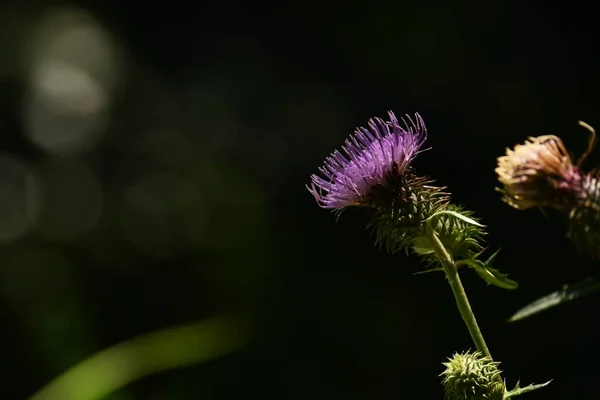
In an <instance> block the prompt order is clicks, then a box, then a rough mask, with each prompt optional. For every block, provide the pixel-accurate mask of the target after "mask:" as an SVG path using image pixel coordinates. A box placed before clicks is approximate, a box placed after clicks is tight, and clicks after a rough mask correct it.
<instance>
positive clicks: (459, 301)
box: [427, 226, 492, 358]
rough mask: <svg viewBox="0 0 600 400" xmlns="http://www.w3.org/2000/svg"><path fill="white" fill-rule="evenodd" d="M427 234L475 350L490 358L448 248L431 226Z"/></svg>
mask: <svg viewBox="0 0 600 400" xmlns="http://www.w3.org/2000/svg"><path fill="white" fill-rule="evenodd" d="M427 236H428V239H429V242H430V243H431V246H432V247H433V250H434V251H435V253H436V255H437V256H438V259H439V260H440V263H441V264H442V267H443V268H444V271H445V272H446V278H447V279H448V283H450V287H451V288H452V293H454V298H455V299H456V305H457V307H458V311H460V315H461V316H462V318H463V321H465V324H466V325H467V328H468V329H469V333H470V334H471V338H472V339H473V343H475V346H476V347H477V350H479V351H480V352H481V353H482V354H483V355H484V356H488V357H490V358H491V357H492V356H491V354H490V351H489V349H488V347H487V345H486V344H485V339H484V338H483V335H482V334H481V330H480V329H479V325H477V320H476V319H475V314H474V313H473V310H472V309H471V304H469V299H468V298H467V293H466V292H465V289H464V287H463V285H462V282H461V281H460V277H459V276H458V269H457V268H456V264H455V263H454V260H453V259H452V255H450V253H448V250H446V247H445V246H444V244H443V243H442V242H441V240H440V238H439V237H438V235H437V233H436V232H435V231H434V230H433V228H432V227H431V226H428V227H427Z"/></svg>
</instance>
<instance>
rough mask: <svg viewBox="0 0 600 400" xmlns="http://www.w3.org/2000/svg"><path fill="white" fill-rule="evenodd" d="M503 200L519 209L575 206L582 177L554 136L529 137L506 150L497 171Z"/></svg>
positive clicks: (560, 141) (559, 140) (499, 161)
mask: <svg viewBox="0 0 600 400" xmlns="http://www.w3.org/2000/svg"><path fill="white" fill-rule="evenodd" d="M496 173H497V174H498V180H499V181H500V183H501V184H502V185H503V188H502V189H499V191H500V192H502V194H503V198H502V199H503V200H504V201H505V202H506V203H508V204H509V205H511V206H512V207H514V208H516V209H521V210H524V209H527V208H531V207H539V206H550V207H554V208H559V209H561V208H564V207H566V206H568V205H570V204H573V203H574V201H575V199H576V197H577V195H578V193H579V192H580V191H581V185H582V176H581V172H580V171H579V168H578V167H576V166H575V165H573V163H572V162H571V157H570V156H569V154H568V152H567V150H566V149H565V146H564V145H563V142H562V140H561V139H560V138H558V137H557V136H554V135H546V136H539V137H535V138H533V137H532V138H529V140H528V141H526V142H525V144H522V145H517V146H515V148H514V150H510V149H507V150H506V155H505V156H502V157H499V158H498V167H497V168H496Z"/></svg>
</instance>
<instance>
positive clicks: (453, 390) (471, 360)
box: [441, 351, 505, 400]
mask: <svg viewBox="0 0 600 400" xmlns="http://www.w3.org/2000/svg"><path fill="white" fill-rule="evenodd" d="M443 365H444V366H445V367H446V370H445V371H444V372H442V373H441V375H442V376H443V377H444V378H443V380H442V384H443V385H444V393H445V397H446V400H481V399H489V400H502V399H503V398H504V392H505V386H504V383H503V382H502V380H501V378H500V374H501V371H500V370H499V369H498V365H499V363H498V362H494V361H492V359H491V358H490V357H484V356H483V355H482V354H481V353H480V352H478V351H476V352H474V353H471V352H468V351H467V352H465V353H462V354H458V353H457V354H454V356H452V358H449V359H448V362H446V363H443Z"/></svg>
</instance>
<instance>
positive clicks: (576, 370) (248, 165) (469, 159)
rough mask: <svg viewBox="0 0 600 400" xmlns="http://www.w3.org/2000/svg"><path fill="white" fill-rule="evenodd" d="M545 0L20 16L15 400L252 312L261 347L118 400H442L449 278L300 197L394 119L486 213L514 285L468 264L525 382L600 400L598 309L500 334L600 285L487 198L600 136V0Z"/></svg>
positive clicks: (15, 48) (12, 223) (78, 7)
mask: <svg viewBox="0 0 600 400" xmlns="http://www.w3.org/2000/svg"><path fill="white" fill-rule="evenodd" d="M541 3H542V2H540V4H538V5H536V4H534V3H533V2H518V1H514V2H510V1H492V2H442V1H439V2H429V1H421V2H406V1H369V2H348V3H339V4H338V5H337V6H336V5H334V4H333V3H331V4H328V3H326V2H312V1H303V2H300V1H297V2H290V1H288V2H285V1H279V2H273V3H271V4H268V3H256V2H226V1H224V2H214V3H210V2H189V3H188V2H185V3H184V2H182V1H170V2H158V3H152V2H139V3H134V2H120V1H103V2H100V1H96V2H92V1H87V2H81V3H79V4H78V3H76V2H70V3H69V2H61V3H59V2H49V1H42V0H40V1H22V2H3V3H2V6H0V10H1V11H2V12H1V13H0V89H1V91H0V132H1V136H0V153H1V154H0V243H1V246H2V247H1V248H0V328H1V329H0V354H1V356H0V366H1V368H2V370H1V371H0V398H1V399H25V398H26V397H27V396H29V395H31V394H32V393H33V392H34V391H35V390H37V389H39V388H40V387H41V386H43V385H44V384H46V383H47V382H49V381H50V380H51V379H52V378H53V377H55V376H57V375H58V374H60V373H62V372H63V371H65V370H66V369H67V368H69V367H71V366H73V365H74V364H76V363H77V362H78V361H80V360H82V359H84V358H86V357H87V356H90V355H91V354H93V353H95V352H96V351H99V350H101V349H103V348H106V347H108V346H110V345H113V344H116V343H118V342H120V341H123V340H126V339H128V338H131V337H133V336H136V335H139V334H142V333H146V332H150V331H152V330H156V329H160V328H165V327H169V326H172V325H176V324H183V323H186V322H191V321H195V320H200V319H203V318H207V317H210V316H216V315H220V314H222V313H229V312H238V313H240V314H242V315H244V316H246V317H248V318H249V319H250V320H251V321H252V328H253V330H254V333H255V335H254V336H253V339H252V341H251V344H250V345H249V346H248V347H246V348H245V349H244V350H242V351H240V352H238V353H236V354H234V355H230V356H227V357H224V358H222V359H220V360H217V361H213V362H210V363H207V364H203V365H198V366H197V367H191V368H186V369H181V370H176V371H172V372H166V373H163V374H160V375H155V376H152V377H148V378H146V379H143V380H141V381H138V382H135V383H133V384H132V385H129V386H127V387H126V388H124V389H122V390H120V391H119V392H118V393H115V394H114V395H112V396H111V397H110V398H111V399H114V400H117V399H118V400H129V399H145V400H146V399H196V398H198V399H199V398H202V399H228V398H232V399H233V398H236V399H243V398H252V399H255V398H256V399H308V398H311V399H321V398H322V399H337V398H339V399H405V398H406V399H408V398H414V399H419V398H423V399H441V398H442V397H443V392H442V387H441V385H440V383H439V382H440V378H439V377H438V374H439V373H440V372H441V371H442V370H443V368H442V366H441V362H443V361H445V359H446V357H449V356H451V355H452V353H453V352H455V351H463V350H466V349H468V348H470V347H472V344H471V342H470V339H469V335H468V332H467V330H466V328H465V327H464V325H463V323H462V321H461V319H460V316H459V314H458V311H457V309H456V307H455V303H454V300H453V298H452V294H451V291H450V288H449V287H448V285H447V284H446V283H445V281H444V278H443V276H442V275H441V274H425V275H416V276H413V273H414V272H416V271H419V270H421V269H422V266H421V265H420V264H419V261H418V259H416V258H415V257H407V256H405V255H403V254H398V255H388V254H386V253H385V252H384V251H383V250H379V249H377V248H376V247H374V246H373V237H372V236H370V234H369V232H368V231H366V230H365V228H364V226H365V216H364V215H363V214H362V213H361V212H360V211H359V210H348V211H347V212H345V213H344V214H343V215H342V216H341V217H340V218H339V220H337V221H336V217H335V216H334V215H333V214H331V213H329V212H328V211H327V210H323V209H320V208H319V207H318V206H317V205H316V203H315V202H314V200H313V198H312V197H311V196H310V194H309V193H308V192H307V191H306V189H305V187H304V185H305V184H306V183H308V182H309V176H310V174H311V173H313V172H316V170H317V167H318V166H319V165H320V164H321V163H322V161H323V159H324V158H325V157H326V156H327V155H328V154H329V153H330V152H331V151H333V150H334V149H335V148H338V147H339V146H340V145H341V144H342V143H343V140H344V139H345V138H346V137H347V136H348V135H349V134H350V133H351V132H352V131H353V130H354V128H355V127H356V126H358V125H365V124H366V122H367V120H368V119H369V118H371V117H374V116H382V117H385V116H386V112H387V110H393V111H395V113H396V114H397V115H402V114H405V113H411V114H412V113H414V112H419V113H420V114H421V115H422V117H423V118H424V120H425V122H426V124H427V127H428V130H429V140H428V146H430V147H432V149H431V150H430V151H427V152H425V153H423V154H422V155H420V156H419V157H418V159H417V161H416V163H415V166H416V168H417V170H418V171H419V172H420V173H421V174H424V175H429V176H432V177H434V178H435V179H436V180H437V181H438V183H439V184H440V185H444V186H447V187H448V188H449V189H448V190H449V191H450V192H451V193H452V195H453V199H454V201H455V202H457V203H460V204H462V205H463V206H465V207H466V208H468V209H470V210H472V211H473V212H475V215H476V216H478V217H480V218H481V219H482V221H483V222H484V223H485V224H486V225H487V231H488V232H489V235H488V236H487V240H488V244H489V246H490V248H491V249H496V248H499V247H501V248H502V251H501V252H500V254H499V256H498V258H497V261H496V266H497V267H498V268H499V269H500V270H502V271H505V272H508V273H510V276H511V277H512V278H513V279H515V280H517V281H518V282H519V283H520V287H519V289H518V290H516V291H505V290H501V289H497V288H494V287H486V286H485V283H484V282H483V281H481V280H480V279H479V278H478V277H477V276H475V274H474V273H472V271H464V273H463V274H462V276H463V280H464V283H465V286H466V289H467V293H468V294H469V295H470V299H471V302H472V305H473V308H474V311H475V313H476V315H477V317H478V319H479V322H480V325H481V328H482V330H483V333H484V335H485V337H486V340H487V341H488V345H489V346H490V349H491V351H492V354H493V355H494V357H495V358H496V359H497V360H500V361H502V365H501V368H502V369H503V370H504V371H505V375H504V376H505V378H506V379H507V381H508V383H509V385H510V386H511V387H512V385H514V384H515V383H516V380H517V379H521V380H522V383H524V384H528V383H532V382H535V383H541V382H544V381H546V380H548V379H554V382H553V383H552V384H551V386H549V387H548V388H546V389H543V390H540V391H538V392H534V393H531V394H528V395H526V396H527V398H529V399H532V400H533V399H542V398H543V399H559V398H560V399H565V398H568V399H589V398H593V397H595V396H596V393H597V382H596V381H595V380H596V378H597V376H598V374H599V373H600V367H599V366H598V365H599V364H598V361H597V360H598V356H599V353H600V346H599V345H598V341H597V336H598V328H596V326H595V324H594V323H593V321H594V320H595V318H596V317H597V307H598V298H597V297H590V298H587V299H585V300H581V301H578V302H574V303H572V304H569V305H565V306H564V307H559V308H556V309H553V310H551V311H548V312H546V313H543V314H540V315H539V316H536V317H533V318H531V319H528V320H525V321H522V322H519V323H515V324H506V323H505V322H504V321H505V319H506V318H507V317H508V316H509V315H511V313H512V312H514V311H515V310H516V309H517V308H519V307H520V306H522V305H524V304H525V303H527V302H529V301H531V300H533V299H535V298H536V297H538V296H540V295H543V294H545V293H547V292H549V291H551V290H553V289H556V288H558V287H559V286H560V285H561V284H563V283H572V282H576V281H579V280H581V279H583V278H585V277H587V276H592V275H594V274H595V273H596V270H597V264H596V263H594V262H591V261H589V260H587V259H586V258H585V257H581V256H579V255H577V254H576V252H575V251H574V249H573V248H571V247H570V246H569V244H568V242H567V241H566V239H565V237H564V230H563V225H562V223H561V222H560V221H559V220H557V219H555V218H552V217H551V218H547V217H545V216H544V215H542V214H541V213H540V212H538V211H535V210H534V211H528V212H519V211H516V210H513V209H511V208H509V207H508V206H506V205H505V204H504V203H502V202H501V201H500V196H499V194H498V193H497V192H495V191H494V187H495V186H496V177H495V174H494V168H495V162H496V158H497V157H498V156H500V155H502V154H503V153H504V151H505V148H506V147H507V146H511V147H512V146H513V145H515V144H517V143H521V142H523V141H524V140H525V139H526V138H527V137H528V136H538V135H542V134H551V133H552V134H557V135H559V136H560V137H561V138H563V140H564V141H565V144H566V146H567V147H568V148H569V150H570V151H571V152H572V153H573V155H574V156H575V157H577V156H579V155H580V154H581V153H582V152H583V151H584V149H585V146H586V143H587V138H588V136H587V132H586V131H585V130H583V129H582V128H580V127H578V126H577V121H578V120H584V121H586V122H588V123H589V124H591V125H592V126H596V127H600V108H599V105H600V104H599V101H598V94H599V93H600V91H599V89H600V80H599V75H598V72H599V71H600V63H599V58H598V53H597V52H598V46H597V43H598V42H597V35H598V29H597V25H596V23H597V21H596V19H597V16H596V14H595V12H594V11H593V9H592V7H593V5H590V6H589V7H588V8H585V7H584V6H580V5H579V4H577V3H576V2H567V3H565V2H560V3H559V2H555V3H546V4H545V5H541ZM598 160H600V154H598V152H596V153H594V154H593V155H592V156H591V158H590V162H589V164H588V166H589V167H593V166H595V165H596V164H597V163H598Z"/></svg>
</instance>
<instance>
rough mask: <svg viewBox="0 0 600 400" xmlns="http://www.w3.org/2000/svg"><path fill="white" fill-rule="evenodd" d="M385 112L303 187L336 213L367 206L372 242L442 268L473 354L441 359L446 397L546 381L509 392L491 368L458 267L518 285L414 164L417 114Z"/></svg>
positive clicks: (421, 126) (468, 220)
mask: <svg viewBox="0 0 600 400" xmlns="http://www.w3.org/2000/svg"><path fill="white" fill-rule="evenodd" d="M388 114H389V120H387V121H384V120H383V119H381V118H373V119H371V120H370V121H369V123H368V127H367V128H364V127H359V128H357V129H356V130H355V132H354V133H353V134H352V135H351V136H350V137H349V138H348V139H347V140H346V141H345V143H344V145H343V146H342V151H341V152H340V151H337V150H336V151H334V152H333V153H332V154H331V155H330V156H329V157H327V158H326V160H325V162H324V164H323V166H322V167H320V168H319V171H320V174H319V175H317V174H313V175H312V176H311V183H310V185H308V186H307V189H308V191H309V192H310V193H311V194H312V195H313V196H314V198H315V200H316V201H317V203H318V204H319V206H321V207H322V208H325V209H330V210H332V211H333V212H335V213H337V214H339V213H341V212H342V211H343V210H344V209H346V208H348V207H353V206H354V207H360V208H362V209H365V210H366V211H367V212H368V214H369V219H368V223H367V226H368V227H369V228H370V229H371V230H372V231H373V233H374V234H375V237H376V243H377V244H379V245H380V246H381V247H384V248H386V249H387V250H388V251H389V252H390V253H396V252H398V251H401V250H403V251H405V252H406V253H408V254H410V253H413V254H415V255H417V256H418V257H420V258H421V259H422V260H423V262H424V263H425V264H426V265H427V266H428V267H429V269H428V271H442V272H444V274H445V276H446V279H447V281H448V283H449V284H450V287H451V289H452V292H453V294H454V297H455V300H456V305H457V308H458V310H459V312H460V314H461V316H462V319H463V321H464V323H465V325H466V327H467V329H468V331H469V333H470V335H471V339H472V340H473V343H474V344H475V347H476V348H477V353H473V354H471V353H463V354H458V355H455V356H454V358H453V359H451V362H450V363H449V364H446V367H447V370H446V371H447V372H445V373H443V374H444V380H443V384H444V387H445V393H446V398H447V399H449V400H453V399H465V400H466V399H469V400H471V399H508V398H511V397H514V396H517V395H519V394H521V393H525V392H527V391H530V390H535V389H537V388H539V387H542V386H545V385H547V384H548V383H549V382H547V383H545V384H543V385H531V386H528V387H527V388H518V387H517V388H515V389H513V390H511V391H508V390H507V389H506V387H505V383H504V381H503V380H502V378H501V375H500V372H499V370H497V368H496V369H494V368H492V366H497V363H496V362H495V361H494V360H493V359H492V356H491V354H490V351H489V349H488V346H487V344H486V342H485V339H484V337H483V334H482V332H481V330H480V328H479V325H478V324H477V320H476V318H475V315H474V313H473V310H472V308H471V305H470V303H469V300H468V298H467V295H466V292H465V290H464V287H463V285H462V282H461V279H460V276H459V274H458V269H459V268H460V267H462V266H467V267H470V268H472V269H474V270H475V272H477V274H478V275H479V276H480V277H482V278H483V279H484V280H485V281H486V282H487V283H488V284H493V285H496V286H499V287H501V288H505V289H514V288H516V287H517V284H516V282H514V281H513V280H511V279H509V278H508V277H507V276H506V275H505V274H502V273H500V272H499V271H498V270H496V269H494V268H492V266H491V263H492V261H493V259H494V257H495V255H496V253H494V254H492V255H491V256H490V257H488V258H487V260H482V259H481V256H482V254H483V252H484V240H483V238H484V235H485V232H484V230H483V228H484V226H483V225H482V224H481V223H480V222H479V221H478V220H476V219H475V218H474V217H473V215H472V213H471V212H469V211H467V210H464V209H463V208H461V207H460V206H458V205H456V204H453V203H452V202H451V197H450V194H449V193H448V192H446V188H445V187H442V186H438V185H436V184H435V181H434V180H433V179H430V178H428V177H426V176H421V175H419V174H417V173H416V171H415V169H414V168H413V166H412V161H413V160H414V159H415V157H417V155H418V154H419V153H421V152H422V151H424V149H423V145H424V143H425V140H426V139H427V129H426V127H425V123H424V121H423V119H422V118H421V116H420V115H419V114H415V115H414V117H412V118H411V117H410V116H408V115H407V116H406V118H405V119H404V118H403V119H401V120H400V121H399V120H398V119H397V118H396V116H395V115H394V113H393V112H391V111H390V112H389V113H388ZM432 266H433V267H432ZM461 357H462V358H461ZM465 357H471V358H468V359H467V358H465ZM452 360H463V361H464V362H463V361H461V362H453V361H452ZM465 360H466V361H465ZM469 360H470V361H469ZM474 367H477V368H474ZM483 383H486V384H483Z"/></svg>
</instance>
